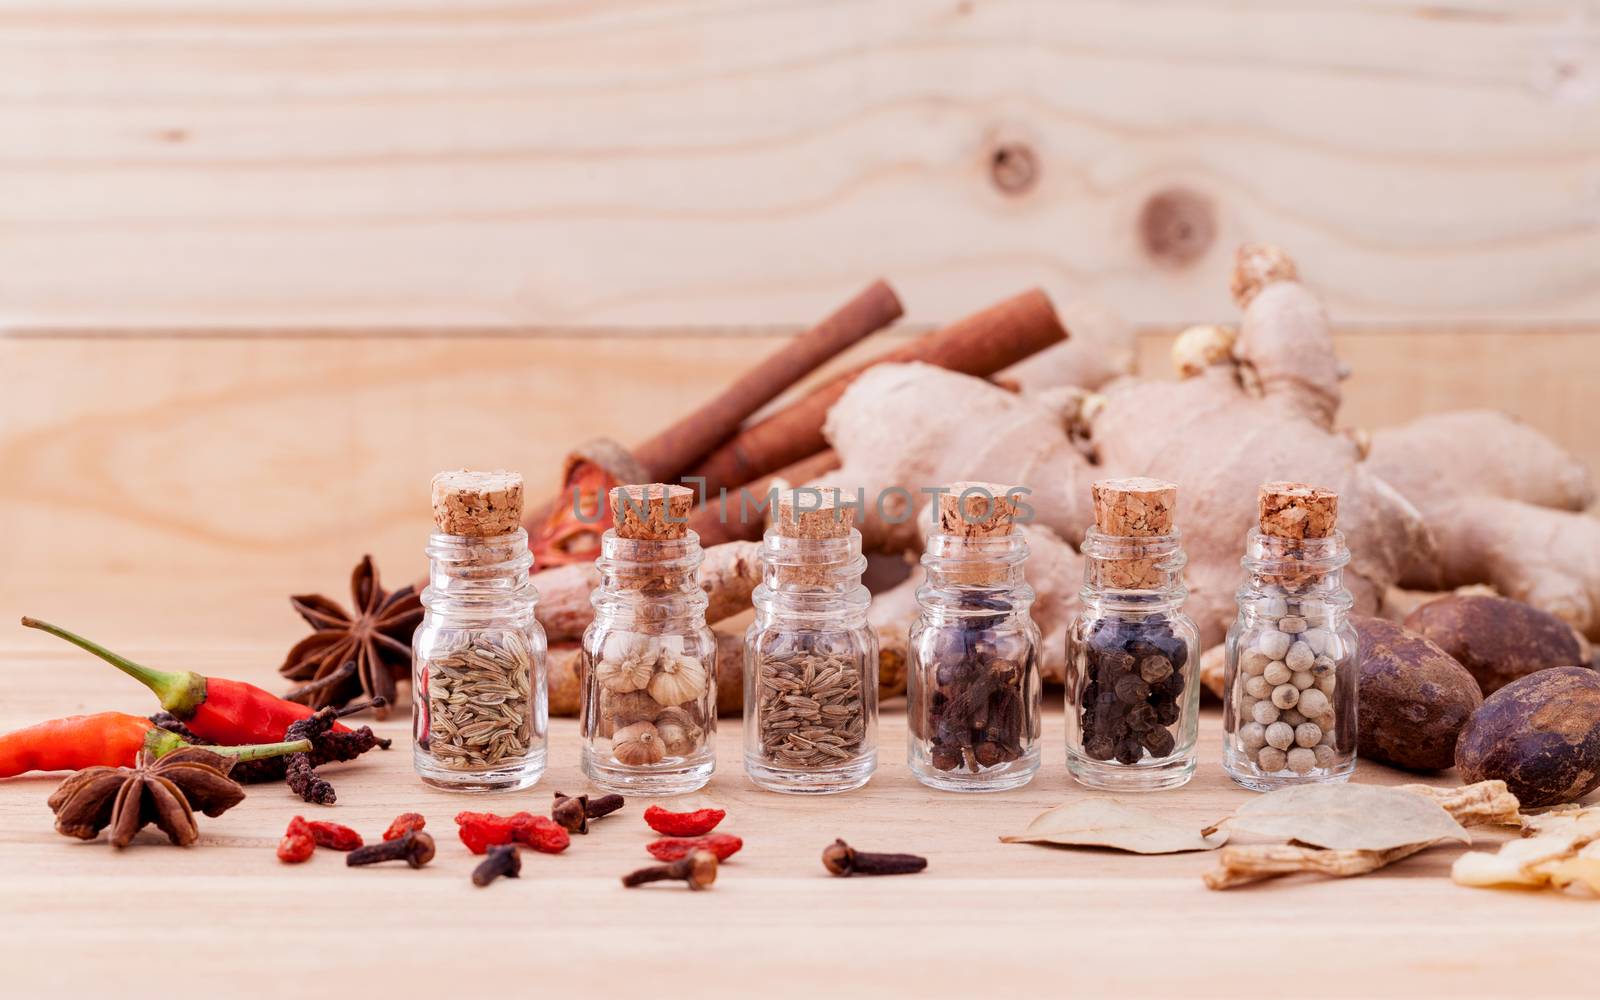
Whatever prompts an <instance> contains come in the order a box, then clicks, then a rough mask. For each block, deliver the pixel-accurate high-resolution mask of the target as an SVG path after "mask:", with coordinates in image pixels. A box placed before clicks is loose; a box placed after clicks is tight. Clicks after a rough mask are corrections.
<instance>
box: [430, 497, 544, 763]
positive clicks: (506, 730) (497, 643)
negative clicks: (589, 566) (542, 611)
mask: <svg viewBox="0 0 1600 1000" xmlns="http://www.w3.org/2000/svg"><path fill="white" fill-rule="evenodd" d="M433 517H434V523H435V525H436V526H437V528H438V529H439V530H438V531H437V532H436V533H435V534H433V535H432V536H430V537H429V539H428V560H429V563H428V586H427V587H426V588H424V589H423V591H422V606H423V608H424V609H426V610H425V612H424V614H423V617H422V624H421V625H419V626H418V627H417V632H416V636H415V637H414V638H413V640H412V649H413V667H412V698H411V703H412V709H411V712H412V729H413V733H412V735H413V740H412V761H413V764H414V765H415V767H416V770H417V774H418V775H419V776H420V777H421V778H422V780H423V781H424V782H425V783H427V784H429V785H433V786H434V787H437V788H449V789H455V790H458V791H481V792H489V791H509V790H513V789H518V788H526V787H528V786H529V785H532V784H534V783H535V782H537V781H538V780H539V778H540V776H541V775H543V774H544V768H545V732H546V727H547V723H548V719H549V705H548V702H547V701H546V697H545V635H544V629H543V628H542V627H540V625H539V623H538V621H537V620H535V618H534V614H533V609H534V605H535V604H537V603H538V600H539V592H538V590H537V589H536V588H535V587H534V586H533V584H532V583H530V582H529V580H528V570H529V569H530V567H532V565H533V556H532V554H531V553H530V552H529V551H528V535H527V532H525V531H523V530H522V527H521V524H520V522H521V520H522V477H521V476H519V475H517V474H516V473H508V472H467V471H461V472H441V473H439V475H437V476H435V477H434V479H433Z"/></svg>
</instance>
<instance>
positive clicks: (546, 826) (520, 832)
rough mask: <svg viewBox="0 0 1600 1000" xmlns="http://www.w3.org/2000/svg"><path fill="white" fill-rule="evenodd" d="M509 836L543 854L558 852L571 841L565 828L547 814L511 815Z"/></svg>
mask: <svg viewBox="0 0 1600 1000" xmlns="http://www.w3.org/2000/svg"><path fill="white" fill-rule="evenodd" d="M511 836H512V838H513V839H514V840H516V842H517V843H519V844H526V845H528V846H529V847H531V848H533V849H534V850H536V851H540V852H542V853H544V854H560V853H561V852H562V851H564V850H566V849H567V845H568V844H571V843H572V836H571V835H570V834H568V833H567V828H566V827H564V826H562V825H561V824H560V823H557V822H556V821H555V820H553V819H551V818H550V817H548V816H535V815H533V814H532V813H525V812H519V813H517V814H516V815H515V816H512V817H511Z"/></svg>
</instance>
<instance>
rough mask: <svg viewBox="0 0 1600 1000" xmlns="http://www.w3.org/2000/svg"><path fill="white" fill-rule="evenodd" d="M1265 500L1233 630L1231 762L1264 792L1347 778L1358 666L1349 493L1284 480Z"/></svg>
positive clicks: (1228, 709)
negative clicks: (1343, 507) (1343, 515)
mask: <svg viewBox="0 0 1600 1000" xmlns="http://www.w3.org/2000/svg"><path fill="white" fill-rule="evenodd" d="M1257 499H1258V505H1259V513H1260V516H1259V519H1258V524H1257V526H1256V527H1255V528H1252V529H1251V530H1250V533H1249V535H1248V536H1247V537H1246V539H1245V555H1244V559H1243V560H1242V562H1243V565H1244V569H1245V574H1246V579H1245V582H1244V585H1243V586H1242V587H1240V588H1239V594H1238V598H1239V616H1238V617H1237V618H1236V619H1234V622H1233V625H1232V627H1230V628H1229V629H1228V641H1227V647H1226V652H1227V670H1226V672H1225V674H1224V680H1223V691H1224V693H1225V694H1226V698H1225V699H1224V701H1223V729H1224V731H1225V734H1226V735H1225V737H1224V747H1223V766H1224V767H1225V768H1226V769H1227V771H1228V774H1229V776H1230V777H1232V778H1233V780H1234V781H1236V782H1238V783H1239V784H1241V785H1243V786H1244V787H1246V788H1252V789H1256V790H1257V791H1269V790H1271V789H1274V788H1281V787H1283V786H1284V785H1293V784H1302V783H1306V782H1314V781H1347V780H1349V778H1350V775H1351V773H1352V772H1353V771H1354V770H1355V766H1356V678H1357V670H1358V665H1357V660H1356V632H1355V628H1354V627H1353V626H1351V624H1350V620H1349V612H1350V606H1351V604H1352V603H1353V601H1352V598H1351V596H1350V591H1348V590H1346V589H1345V587H1344V582H1343V570H1344V566H1345V564H1346V563H1348V562H1349V561H1350V551H1349V549H1347V548H1346V547H1345V544H1344V535H1343V534H1342V533H1341V532H1340V531H1339V530H1338V528H1337V527H1336V525H1337V523H1338V515H1339V495H1338V494H1337V493H1335V492H1334V491H1332V490H1327V489H1322V488H1320V487H1317V486H1310V485H1307V484H1305V483H1283V482H1279V483H1265V484H1263V485H1262V487H1261V489H1260V493H1259V495H1258V498H1257Z"/></svg>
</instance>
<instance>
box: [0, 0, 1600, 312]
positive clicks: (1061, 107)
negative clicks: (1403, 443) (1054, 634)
mask: <svg viewBox="0 0 1600 1000" xmlns="http://www.w3.org/2000/svg"><path fill="white" fill-rule="evenodd" d="M1597 15H1600V5H1597V4H1596V3H1595V2H1594V0H1563V2H1553V0H1529V2H1519V3H1510V2H1501V3H1490V2H1483V0H1442V2H1436V3H1420V4H1419V3H1414V2H1408V0H1364V2H1359V3H1351V2H1348V0H1296V2H1290V3H1286V2H1283V0H1242V2H1241V0H1151V2H1143V3H1136V4H1130V3H1125V2H1119V0H1100V2H1060V0H877V2H856V0H850V2H840V0H791V2H786V3H750V2H747V0H566V2H560V3H557V2H549V0H504V2H497V3H466V4H462V3H454V2H449V3H447V2H443V0H270V2H269V0H0V192H3V196H0V321H3V322H7V323H11V324H22V325H69V326H91V327H99V326H107V325H115V326H125V325H134V326H169V325H202V326H205V325H217V324H223V325H229V326H240V325H244V326H250V325H262V324H266V325H289V326H310V327H319V326H327V325H337V324H351V323H356V324H378V325H389V324H434V325H437V324H445V325H455V324H485V323H486V324H502V323H538V324H575V323H583V324H596V323H601V324H616V323H624V324H642V325H646V326H657V325H661V324H685V323H688V324H705V323H750V322H803V321H804V320H806V319H808V318H810V317H811V316H813V315H815V314H816V313H817V312H818V311H819V310H821V309H824V308H826V307H827V306H829V305H831V304H832V303H833V302H835V301H837V300H839V299H841V298H842V297H843V296H845V295H846V294H848V293H849V292H850V291H851V290H853V289H854V288H856V287H858V286H859V285H861V284H862V283H863V282H864V281H866V280H867V279H869V278H870V277H872V276H876V275H879V274H883V275H886V276H888V277H890V278H891V279H892V280H893V281H894V282H895V283H896V285H897V286H898V287H899V288H900V289H901V290H902V292H903V293H904V294H905V297H906V299H907V301H908V303H909V304H910V307H911V319H913V320H915V321H927V322H935V321H939V320H942V319H948V318H950V317H952V316H954V315H957V314H960V313H962V312H964V311H968V310H970V309H972V308H974V307H975V306H977V305H979V304H981V303H983V302H986V301H989V300H992V299H995V298H998V297H1000V296H1002V295H1005V294H1008V293H1010V292H1012V291H1015V290H1017V289H1018V288H1020V287H1023V286H1026V285H1030V284H1040V285H1043V286H1044V287H1045V288H1046V289H1047V290H1048V291H1050V292H1051V294H1053V295H1056V296H1058V297H1061V298H1079V297H1089V298H1094V299H1098V300H1100V301H1103V302H1105V303H1107V304H1109V305H1111V306H1113V307H1115V308H1117V309H1118V310H1120V311H1121V312H1123V313H1124V314H1125V315H1126V316H1128V318H1129V319H1131V320H1133V321H1135V322H1140V323H1150V322H1155V323H1184V322H1193V321H1199V320H1203V319H1208V318H1213V317H1215V316H1218V315H1225V314H1226V313H1227V304H1226V299H1225V295H1224V291H1223V289H1222V287H1221V286H1220V285H1219V284H1218V282H1217V280H1216V278H1215V275H1216V274H1217V273H1218V272H1219V269H1220V268H1221V267H1222V266H1223V263H1224V261H1225V259H1226V255H1227V253H1228V252H1229V250H1230V248H1231V247H1232V246H1233V245H1235V244H1236V243H1238V242H1240V241H1241V240H1251V239H1270V240H1273V241H1277V242H1281V243H1283V244H1285V245H1287V246H1289V247H1291V248H1292V249H1293V250H1294V252H1295V253H1296V254H1297V255H1298V256H1299V257H1300V259H1301V260H1302V261H1303V262H1304V263H1305V265H1306V270H1307V273H1308V274H1310V275H1313V276H1315V279H1316V280H1317V282H1318V284H1319V285H1320V286H1321V287H1322V288H1324V289H1325V290H1326V291H1327V293H1328V296H1329V301H1330V304H1331V305H1332V306H1333V308H1334V309H1335V311H1336V313H1337V314H1338V315H1339V316H1340V318H1341V319H1343V320H1345V321H1350V322H1354V321H1371V320H1379V321H1404V322H1412V323H1416V322H1439V321H1447V320H1448V321H1469V322H1483V321H1487V320H1496V321H1510V322H1517V323H1520V322H1525V321H1529V320H1541V321H1544V320H1566V321H1581V322H1589V321H1592V320H1595V319H1596V318H1597V317H1600V280H1597V278H1600V16H1597Z"/></svg>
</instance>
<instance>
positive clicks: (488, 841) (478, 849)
mask: <svg viewBox="0 0 1600 1000" xmlns="http://www.w3.org/2000/svg"><path fill="white" fill-rule="evenodd" d="M456 827H457V830H456V832H457V834H459V835H460V837H461V842H462V843H463V844H466V845H467V850H469V851H471V852H472V853H473V854H482V853H484V852H485V851H487V850H488V849H489V848H491V847H493V846H495V845H496V844H509V843H511V820H510V819H509V818H507V817H505V816H496V815H495V814H494V813H477V812H459V813H456Z"/></svg>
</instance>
